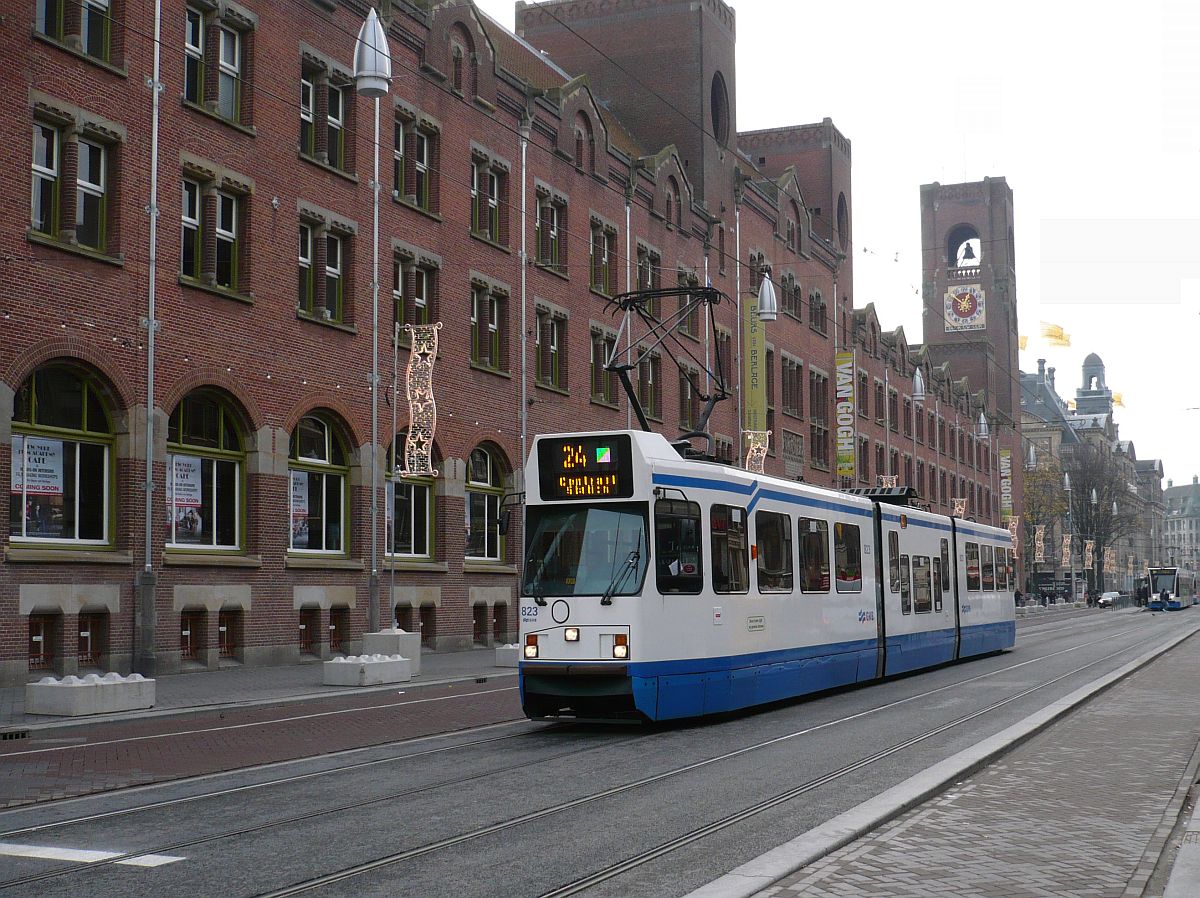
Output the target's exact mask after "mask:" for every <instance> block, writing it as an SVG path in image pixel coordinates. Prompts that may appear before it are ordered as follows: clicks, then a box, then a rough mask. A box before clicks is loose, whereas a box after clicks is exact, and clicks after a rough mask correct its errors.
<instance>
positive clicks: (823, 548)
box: [797, 518, 829, 592]
mask: <svg viewBox="0 0 1200 898" xmlns="http://www.w3.org/2000/svg"><path fill="white" fill-rule="evenodd" d="M797 523H798V526H799V534H800V591H801V592H829V524H828V522H826V521H818V520H816V519H814V518H800V519H799V521H798V522H797Z"/></svg>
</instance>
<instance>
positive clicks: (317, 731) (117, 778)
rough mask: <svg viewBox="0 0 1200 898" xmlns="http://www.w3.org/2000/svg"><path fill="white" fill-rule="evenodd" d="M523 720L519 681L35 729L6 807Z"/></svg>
mask: <svg viewBox="0 0 1200 898" xmlns="http://www.w3.org/2000/svg"><path fill="white" fill-rule="evenodd" d="M518 718H520V719H523V715H522V714H521V708H520V702H519V699H518V697H517V689H516V680H515V678H511V677H504V678H500V679H497V680H495V681H489V682H484V683H477V682H475V680H474V679H470V680H460V681H458V682H454V683H445V684H442V685H431V686H426V687H424V688H420V687H415V686H413V685H411V684H399V685H398V686H396V687H393V688H392V689H390V690H388V691H385V692H371V693H366V694H363V693H358V694H354V695H346V694H343V695H341V696H338V697H334V698H329V697H322V698H319V699H313V700H310V701H303V702H293V703H287V704H271V705H254V706H251V707H227V708H224V709H220V708H212V709H208V710H205V711H201V712H197V713H194V714H189V715H186V716H166V717H164V716H147V717H138V718H134V719H128V718H126V719H120V720H112V721H108V722H103V723H100V722H95V723H89V724H80V725H77V726H74V727H72V726H69V725H68V726H56V727H55V728H53V729H47V730H34V731H32V732H31V733H30V735H29V737H28V738H25V739H20V740H11V741H6V742H0V807H14V806H17V805H25V804H31V803H35V802H39V801H49V800H53V799H59V798H70V797H75V796H79V795H86V794H90V793H93V792H101V791H105V790H108V789H117V788H122V787H127V786H136V785H143V784H146V783H153V782H162V781H166V780H173V779H180V778H182V777H188V776H197V775H201V774H208V773H217V772H221V771H228V770H235V769H238V768H242V767H247V766H252V765H255V764H265V763H271V762H276V761H285V760H291V759H295V758H303V757H310V756H313V755H322V754H328V753H331V752H337V751H343V750H346V749H351V748H359V747H362V746H366V745H377V744H380V743H384V742H391V741H394V740H398V739H408V738H415V737H419V736H427V735H431V734H435V733H444V732H450V731H453V730H459V729H464V728H467V727H473V726H479V725H483V724H488V723H495V722H499V721H503V720H515V719H518Z"/></svg>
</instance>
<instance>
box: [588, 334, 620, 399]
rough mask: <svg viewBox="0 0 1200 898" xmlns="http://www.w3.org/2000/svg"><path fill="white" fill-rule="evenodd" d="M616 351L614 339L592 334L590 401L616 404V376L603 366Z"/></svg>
mask: <svg viewBox="0 0 1200 898" xmlns="http://www.w3.org/2000/svg"><path fill="white" fill-rule="evenodd" d="M615 349H616V339H615V338H614V337H610V336H606V335H605V334H602V333H593V334H592V401H593V402H601V403H603V404H605V405H616V404H617V383H616V381H617V375H616V374H614V373H613V372H611V371H609V370H608V369H607V368H606V367H605V366H606V365H607V364H608V360H609V358H610V357H611V356H612V354H613V352H614V351H615Z"/></svg>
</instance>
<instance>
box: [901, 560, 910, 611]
mask: <svg viewBox="0 0 1200 898" xmlns="http://www.w3.org/2000/svg"><path fill="white" fill-rule="evenodd" d="M900 613H901V614H912V571H911V570H910V568H909V563H908V556H907V555H901V556H900Z"/></svg>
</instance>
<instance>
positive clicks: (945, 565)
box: [938, 539, 950, 611]
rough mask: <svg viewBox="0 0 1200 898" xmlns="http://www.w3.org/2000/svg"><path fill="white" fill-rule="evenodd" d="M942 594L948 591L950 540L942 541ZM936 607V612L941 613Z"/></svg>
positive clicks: (939, 608) (939, 607)
mask: <svg viewBox="0 0 1200 898" xmlns="http://www.w3.org/2000/svg"><path fill="white" fill-rule="evenodd" d="M941 568H942V592H949V591H950V540H948V539H944V540H942V564H941ZM941 610H942V609H941V606H938V611H941Z"/></svg>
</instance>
